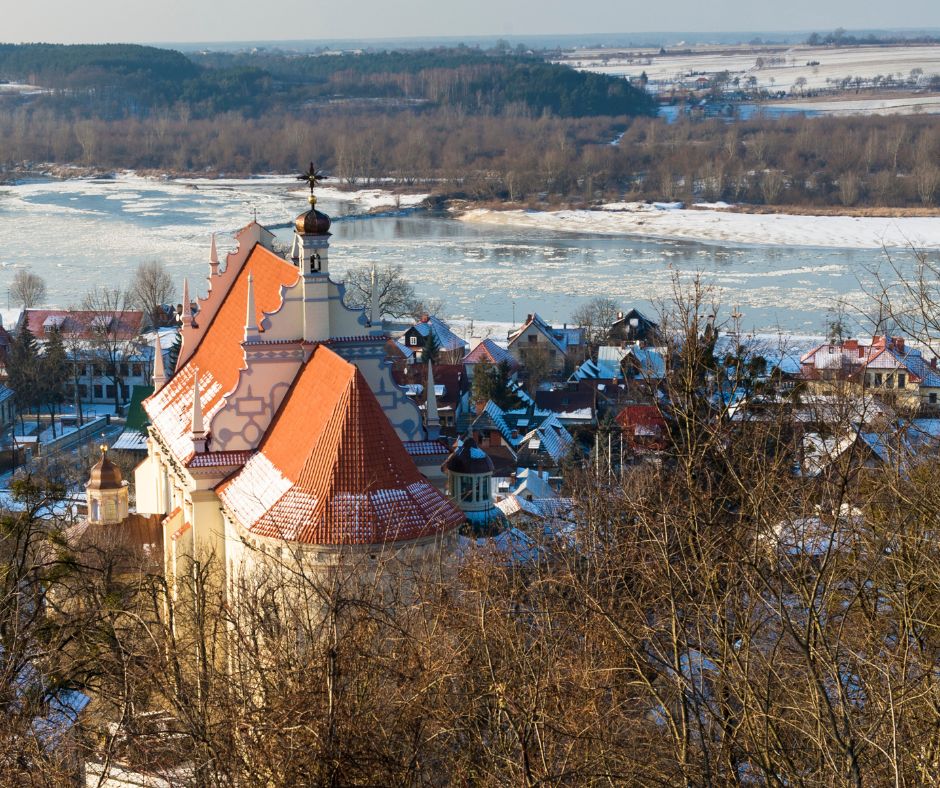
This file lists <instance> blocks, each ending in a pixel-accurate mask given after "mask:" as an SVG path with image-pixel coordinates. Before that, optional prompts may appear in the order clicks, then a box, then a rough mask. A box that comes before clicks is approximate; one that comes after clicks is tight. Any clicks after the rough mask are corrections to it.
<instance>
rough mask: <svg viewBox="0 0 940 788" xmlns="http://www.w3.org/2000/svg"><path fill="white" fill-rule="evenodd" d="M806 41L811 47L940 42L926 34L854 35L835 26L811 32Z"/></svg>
mask: <svg viewBox="0 0 940 788" xmlns="http://www.w3.org/2000/svg"><path fill="white" fill-rule="evenodd" d="M806 43H807V44H808V45H809V46H811V47H816V46H835V47H857V46H865V45H868V46H877V45H880V46H893V45H896V44H905V45H908V46H909V45H911V44H940V38H938V37H937V36H928V35H912V36H906V35H895V36H892V35H875V34H874V33H869V34H868V35H867V36H855V35H851V34H850V33H847V32H846V31H845V30H844V29H843V28H841V27H840V28H836V29H835V30H833V31H832V32H831V33H811V34H810V36H809V38H807V39H806Z"/></svg>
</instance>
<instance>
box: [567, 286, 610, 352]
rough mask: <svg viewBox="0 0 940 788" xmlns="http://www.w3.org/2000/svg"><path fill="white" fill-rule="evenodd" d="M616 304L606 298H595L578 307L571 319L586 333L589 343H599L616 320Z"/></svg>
mask: <svg viewBox="0 0 940 788" xmlns="http://www.w3.org/2000/svg"><path fill="white" fill-rule="evenodd" d="M617 309H618V307H617V302H616V301H614V300H613V299H612V298H608V297H607V296H596V297H595V298H592V299H591V300H590V301H587V302H585V303H584V304H582V305H581V306H579V307H578V308H577V309H576V310H575V311H574V312H573V313H572V314H571V319H572V320H573V321H574V322H575V323H577V324H578V325H579V326H581V327H582V328H583V329H585V331H586V332H587V335H588V336H587V339H588V341H589V342H600V341H601V340H603V339H604V337H606V336H607V332H608V331H609V330H610V326H611V325H612V324H613V322H614V321H615V320H616V319H617Z"/></svg>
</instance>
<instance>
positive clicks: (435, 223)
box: [0, 176, 937, 333]
mask: <svg viewBox="0 0 940 788" xmlns="http://www.w3.org/2000/svg"><path fill="white" fill-rule="evenodd" d="M326 194H327V195H332V197H330V198H327V197H324V198H321V201H320V204H319V207H320V208H321V209H323V210H325V211H327V212H328V213H330V214H331V215H333V216H334V217H335V219H336V221H335V222H334V225H333V239H332V245H331V255H330V266H331V271H332V272H333V275H334V278H337V279H339V278H342V276H343V273H344V272H345V270H346V269H347V268H349V267H352V266H360V265H368V264H371V263H372V262H373V261H374V262H376V263H377V264H379V265H383V264H389V263H392V264H400V265H401V266H402V267H403V268H404V270H405V273H406V275H407V277H408V278H409V280H410V281H411V282H412V283H413V284H414V286H415V288H416V290H417V291H418V293H419V295H422V296H427V297H429V298H440V299H443V301H444V302H445V304H446V315H447V316H448V317H450V318H474V319H477V320H482V321H499V322H509V321H510V320H511V319H512V318H513V314H514V315H515V319H516V320H517V321H518V320H519V319H521V318H524V316H525V314H526V313H528V312H532V311H538V312H539V313H541V314H542V315H543V316H544V317H546V318H547V319H550V320H555V321H558V322H559V323H561V322H564V321H566V320H569V319H570V317H571V314H572V312H573V311H574V310H575V309H576V308H577V307H578V305H579V304H581V303H583V302H584V301H585V300H587V299H589V298H592V297H594V296H597V295H604V296H610V297H612V298H614V299H616V300H617V301H618V302H619V303H621V304H622V305H623V306H625V307H627V306H633V305H636V306H639V307H641V308H650V307H651V306H653V307H655V304H656V303H657V302H659V301H660V300H661V299H665V298H668V297H669V295H670V293H671V290H672V279H673V276H674V275H675V274H678V275H679V277H680V278H681V279H687V278H689V277H691V276H692V275H694V274H695V273H696V272H700V273H701V274H702V275H703V277H704V279H705V280H706V281H707V282H708V283H709V284H710V285H712V286H714V287H715V288H717V290H718V292H719V293H720V300H721V303H722V305H723V306H724V307H725V308H726V310H727V311H731V308H732V307H736V308H737V309H738V310H739V311H740V312H741V313H742V314H743V315H744V318H743V322H744V325H745V327H746V328H748V329H759V330H775V329H783V330H785V331H787V332H793V333H819V332H820V331H821V330H822V329H823V325H824V322H825V316H826V312H827V311H828V310H829V308H830V307H831V306H832V304H833V302H834V301H835V300H836V299H838V298H840V297H847V298H848V299H849V300H851V301H852V302H854V303H856V304H859V305H863V304H864V302H865V297H864V295H863V294H862V293H861V292H860V280H861V281H867V280H869V279H870V277H869V275H868V273H867V272H868V270H870V269H872V268H874V267H876V266H878V265H879V264H881V263H883V259H884V255H883V253H882V252H880V251H876V250H861V249H840V248H814V247H807V246H799V247H787V246H762V245H754V244H752V245H734V244H729V243H696V242H689V241H667V240H654V239H644V238H637V237H631V238H620V237H612V236H609V235H606V236H601V235H587V234H574V233H564V232H558V231H554V230H548V229H544V228H525V227H511V226H505V227H504V226H491V225H485V224H473V223H467V222H460V221H456V220H453V219H451V218H448V217H447V216H442V215H437V214H433V213H430V212H427V211H419V212H416V213H413V214H411V215H408V216H384V217H381V216H379V217H364V216H361V215H360V216H357V214H362V212H363V211H364V205H363V204H360V203H356V202H350V201H348V200H342V201H340V200H336V199H333V198H334V197H335V192H332V191H327V192H326ZM305 207H306V204H305V200H304V197H303V192H302V191H301V190H299V189H298V187H297V185H296V184H295V183H293V182H292V181H290V180H288V179H258V180H248V181H214V182H208V181H167V180H150V179H143V178H137V177H134V176H123V177H120V178H117V179H115V180H70V181H35V182H27V183H21V184H17V185H14V186H7V187H0V289H2V290H0V298H2V291H6V290H7V288H8V287H9V284H10V281H11V279H12V277H13V275H14V274H15V272H16V270H17V269H20V268H28V269H30V270H33V271H35V272H36V273H38V274H40V275H42V276H43V277H44V278H45V279H46V282H47V284H48V288H49V298H48V300H49V303H50V304H56V305H61V306H67V305H70V304H77V303H79V302H80V300H81V298H82V296H83V294H84V293H85V292H87V290H88V289H89V288H91V287H93V286H95V285H97V284H103V285H108V286H119V285H124V284H126V283H127V282H128V281H129V280H130V278H131V276H132V274H133V271H134V269H135V267H136V266H137V264H138V263H140V262H142V261H145V260H152V259H159V260H162V261H163V262H164V263H165V264H166V266H167V268H168V269H169V270H170V271H171V273H172V274H173V276H174V277H176V278H177V280H178V281H179V282H180V283H182V280H183V277H184V276H188V277H189V279H190V285H191V287H194V288H199V287H200V286H202V285H203V279H202V277H203V276H204V275H205V272H206V271H207V262H208V250H209V237H210V233H212V232H216V233H219V237H218V242H219V247H220V252H222V250H223V249H225V248H226V247H230V246H231V241H230V237H231V233H232V232H233V231H234V230H235V229H236V228H237V227H239V226H242V225H243V224H245V223H247V222H248V221H249V220H250V219H251V218H252V216H253V214H254V212H255V211H257V217H258V221H259V222H261V223H262V224H265V225H268V226H271V225H280V228H279V229H277V233H278V235H279V236H280V237H281V238H282V240H284V241H288V240H289V233H290V230H289V224H288V223H289V222H290V220H291V219H292V218H293V217H294V216H296V215H297V214H298V213H300V212H301V211H303V210H305ZM898 254H899V255H900V256H901V257H902V258H903V257H905V255H906V256H908V257H909V256H910V255H909V254H906V253H904V252H899V253H898ZM931 254H932V256H933V257H937V253H936V252H933V253H931ZM4 305H5V304H4Z"/></svg>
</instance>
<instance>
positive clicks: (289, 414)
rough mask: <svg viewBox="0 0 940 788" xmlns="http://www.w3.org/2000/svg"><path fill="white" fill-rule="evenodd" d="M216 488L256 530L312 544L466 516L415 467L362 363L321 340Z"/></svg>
mask: <svg viewBox="0 0 940 788" xmlns="http://www.w3.org/2000/svg"><path fill="white" fill-rule="evenodd" d="M218 491H219V495H220V497H221V498H222V500H223V502H224V503H225V504H226V505H227V506H228V507H229V509H230V510H231V511H232V512H233V514H234V515H235V516H236V517H237V518H238V520H239V521H240V522H241V523H242V524H243V525H244V526H245V527H247V528H248V529H249V530H251V531H252V532H253V533H256V534H259V535H261V536H267V537H275V538H283V539H289V540H292V541H300V542H304V543H307V544H330V545H339V544H347V545H348V544H356V545H365V544H382V543H385V542H395V541H402V540H408V539H417V538H421V537H425V536H432V535H434V534H439V533H443V532H445V531H448V530H450V529H452V528H454V527H456V526H457V525H459V524H460V523H461V522H463V520H464V516H463V515H462V514H461V513H460V511H459V510H458V509H457V508H456V506H454V504H453V503H451V502H450V501H449V500H448V499H447V498H445V497H444V495H443V494H442V493H440V492H438V490H437V489H435V488H434V487H433V486H432V485H431V484H430V483H429V482H428V481H427V479H425V478H424V476H422V475H421V473H420V472H419V471H418V469H417V467H415V464H414V461H413V460H412V459H411V457H410V456H409V455H408V452H407V451H406V450H405V447H404V445H403V444H402V442H401V440H400V439H399V438H398V436H397V435H396V434H395V430H394V428H393V427H392V425H391V423H390V422H389V420H388V417H387V416H386V415H385V413H384V412H383V410H382V407H381V405H379V403H378V400H376V398H375V395H374V394H373V393H372V390H371V389H370V388H369V385H368V383H367V382H366V380H365V378H363V376H362V373H361V372H360V371H359V370H358V368H357V367H356V366H355V365H353V364H350V363H349V362H347V361H345V360H343V359H342V358H340V357H339V356H338V355H336V353H334V352H333V351H332V350H330V349H329V348H327V347H325V346H322V345H321V346H319V347H318V348H317V349H316V350H315V351H314V353H313V355H312V356H311V358H310V359H309V361H307V363H306V364H305V365H304V367H303V368H302V369H301V372H300V374H299V375H298V376H297V379H296V380H295V382H294V385H293V387H292V388H291V390H290V391H289V392H288V394H287V396H286V398H285V400H284V402H283V404H282V405H281V408H280V410H279V412H278V414H277V415H276V416H275V419H274V421H273V423H272V425H271V427H270V428H269V430H268V432H267V434H266V435H265V437H264V439H263V441H262V443H261V446H260V447H259V451H258V452H257V453H256V454H255V455H254V456H253V457H252V459H251V460H249V461H248V463H247V464H246V465H245V467H244V468H243V469H242V470H241V471H239V472H238V473H237V474H236V475H235V476H234V477H232V478H231V479H230V480H228V481H226V482H224V483H223V484H222V485H220V487H219V488H218Z"/></svg>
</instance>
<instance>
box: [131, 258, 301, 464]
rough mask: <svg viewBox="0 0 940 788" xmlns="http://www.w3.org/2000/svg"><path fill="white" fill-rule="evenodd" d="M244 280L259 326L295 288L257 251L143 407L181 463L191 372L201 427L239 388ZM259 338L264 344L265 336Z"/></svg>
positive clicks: (293, 276) (288, 274) (283, 269)
mask: <svg viewBox="0 0 940 788" xmlns="http://www.w3.org/2000/svg"><path fill="white" fill-rule="evenodd" d="M249 274H251V275H252V283H253V289H254V297H255V312H256V315H255V318H256V321H257V324H258V325H259V326H260V325H261V321H262V320H263V318H264V313H265V312H267V313H271V312H275V311H277V310H278V309H279V308H280V306H281V288H283V287H290V286H291V285H293V284H295V283H296V281H297V278H298V277H299V276H300V272H299V271H298V269H297V268H296V267H295V266H293V265H291V264H290V263H288V262H287V261H286V260H283V259H281V258H280V257H278V256H277V255H276V254H274V253H273V252H270V251H268V250H267V249H265V248H264V247H263V246H261V245H256V246H255V247H254V249H252V251H251V253H250V254H249V255H248V259H247V260H246V261H245V264H244V266H243V267H242V269H241V271H239V273H238V277H237V278H236V279H235V281H234V282H233V283H232V286H231V288H230V289H229V291H228V293H227V294H226V295H225V299H224V301H223V302H222V305H221V306H220V307H219V310H218V312H217V313H216V314H215V316H214V317H213V319H212V322H211V323H210V324H209V325H208V326H206V327H205V328H203V329H202V330H203V334H202V337H201V339H200V341H199V344H198V345H197V346H196V349H195V351H194V352H193V354H192V355H191V356H190V357H189V359H188V360H187V362H186V363H185V364H184V365H183V368H182V369H180V370H178V371H177V372H176V374H174V375H173V377H172V378H171V379H170V380H169V381H168V382H167V384H166V385H165V386H164V387H163V388H161V389H160V391H158V392H157V393H156V394H154V395H153V396H152V397H150V398H149V399H147V400H145V402H144V409H145V410H146V411H147V413H148V415H149V416H150V420H151V423H152V424H153V426H154V427H156V429H157V430H158V432H159V433H160V434H161V435H162V436H163V438H164V440H166V441H167V443H168V444H169V446H170V448H171V449H172V451H173V453H174V454H175V455H176V456H177V457H178V458H180V459H181V460H184V461H185V460H188V459H189V457H190V456H191V455H192V446H191V444H190V442H189V438H188V436H189V432H190V429H191V428H192V407H193V378H194V376H195V370H196V369H198V370H199V390H200V393H201V395H202V396H201V399H202V410H203V414H204V416H205V419H206V423H209V421H210V420H211V418H212V416H213V415H214V412H215V410H216V409H217V408H218V407H220V406H221V404H222V398H223V396H224V395H226V394H228V393H230V392H231V391H232V390H233V389H234V388H235V386H236V384H237V383H238V378H239V374H240V371H241V369H242V367H243V361H244V354H243V351H242V347H241V343H242V340H243V339H244V331H245V305H246V304H247V301H248V275H249ZM261 336H262V338H263V337H264V334H263V333H262V335H261ZM298 339H299V337H298Z"/></svg>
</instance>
